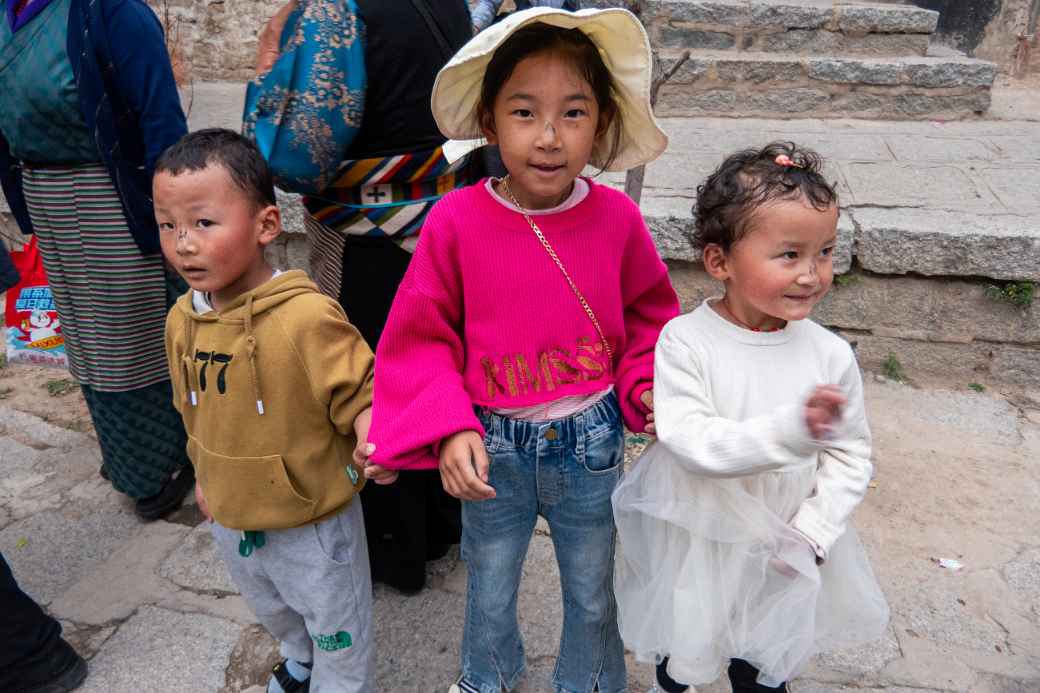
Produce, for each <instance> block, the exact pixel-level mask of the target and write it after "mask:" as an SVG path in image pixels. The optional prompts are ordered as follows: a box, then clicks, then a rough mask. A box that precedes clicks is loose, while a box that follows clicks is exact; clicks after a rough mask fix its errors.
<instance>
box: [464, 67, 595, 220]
mask: <svg viewBox="0 0 1040 693" xmlns="http://www.w3.org/2000/svg"><path fill="white" fill-rule="evenodd" d="M492 117H493V128H492V126H491V124H490V123H489V124H487V127H485V132H484V134H485V136H486V137H487V139H488V142H490V143H491V144H497V145H498V146H499V148H500V150H501V153H502V161H503V163H505V166H506V168H507V169H508V170H509V187H510V189H511V190H512V191H513V194H514V195H515V196H516V198H517V201H518V202H520V205H521V206H522V207H525V208H527V209H547V208H549V207H554V206H556V205H558V204H560V203H561V202H563V201H564V200H565V199H566V198H567V195H569V194H570V191H571V184H572V183H573V182H574V179H575V178H576V177H577V176H578V174H580V173H581V171H582V169H584V168H585V165H586V164H588V162H589V157H590V156H591V155H592V148H593V145H594V144H595V142H596V136H597V133H598V131H600V130H601V127H600V125H601V124H600V112H599V106H598V104H597V103H596V97H595V96H594V95H593V93H592V87H591V86H589V83H588V82H586V81H585V80H584V79H583V78H582V77H581V75H579V74H578V72H577V71H576V70H575V69H574V67H573V66H572V65H571V63H570V62H569V61H567V60H565V59H563V58H561V57H560V56H558V55H555V54H553V53H547V52H545V53H537V54H535V55H532V56H529V57H527V58H524V59H523V60H521V61H520V63H519V64H518V65H517V66H516V68H515V69H514V70H513V74H512V75H510V77H509V79H508V80H507V81H506V83H505V84H504V85H503V86H502V89H501V90H500V91H499V92H498V96H497V97H496V98H495V105H494V109H493V111H492Z"/></svg>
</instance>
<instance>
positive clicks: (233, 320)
mask: <svg viewBox="0 0 1040 693" xmlns="http://www.w3.org/2000/svg"><path fill="white" fill-rule="evenodd" d="M191 298H192V292H190V291H189V292H188V293H187V294H185V295H184V296H181V297H180V299H179V300H178V301H177V304H176V305H175V306H174V307H173V308H172V309H171V310H170V314H169V315H168V316H167V318H166V356H167V358H168V359H169V362H170V377H171V380H172V381H173V395H174V397H173V400H174V406H176V407H177V409H178V411H180V413H181V415H182V416H183V418H184V427H185V428H186V429H187V431H188V455H189V456H190V457H191V461H192V463H193V464H194V465H195V472H196V475H197V477H198V480H199V484H200V486H201V487H202V492H203V494H204V495H205V497H206V504H207V505H208V506H209V509H210V512H212V513H213V518H214V519H215V520H216V521H217V522H219V523H220V524H221V525H223V526H225V527H230V528H232V529H241V530H265V529H279V528H285V527H297V526H300V525H304V524H308V523H311V522H315V521H317V520H320V519H322V518H323V517H325V516H327V515H329V514H331V513H333V512H335V511H337V510H339V509H340V508H342V507H343V506H344V505H346V504H347V503H349V502H350V499H351V498H352V497H353V496H354V494H355V493H356V492H358V491H359V490H360V489H361V486H362V485H363V484H364V477H362V476H361V475H360V474H359V473H358V470H356V469H355V468H354V467H353V466H352V463H351V455H352V453H353V450H354V445H355V443H356V438H355V435H354V429H353V426H354V419H355V418H356V417H357V415H358V414H359V413H360V412H361V411H362V410H364V409H365V408H366V407H368V406H369V405H371V403H372V363H373V357H372V351H371V350H370V349H369V348H368V345H367V344H366V343H365V341H364V340H363V339H362V338H361V335H359V334H358V332H357V330H355V329H354V327H353V326H351V325H350V324H349V323H348V322H347V318H346V316H345V315H344V314H343V309H342V308H340V307H339V305H338V304H337V303H336V302H335V301H333V300H332V299H330V298H328V297H327V296H323V295H322V294H320V293H318V288H317V286H315V285H314V283H313V282H311V281H310V280H309V279H308V278H307V275H306V274H304V273H303V272H300V271H292V272H286V273H285V274H282V275H279V276H278V277H275V278H274V279H272V280H270V281H268V282H266V283H264V284H263V285H262V286H260V287H258V288H256V289H255V290H253V291H251V292H249V293H246V294H244V295H242V296H239V297H238V298H237V299H235V300H234V301H233V302H232V303H231V304H230V305H229V306H227V307H226V308H225V309H224V310H222V311H221V312H219V313H217V312H212V313H207V314H205V315H200V314H198V313H196V312H195V310H194V308H193V307H192V301H191Z"/></svg>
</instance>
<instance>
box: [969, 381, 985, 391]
mask: <svg viewBox="0 0 1040 693" xmlns="http://www.w3.org/2000/svg"><path fill="white" fill-rule="evenodd" d="M968 388H969V389H971V390H975V392H985V391H986V386H985V385H983V384H982V383H968Z"/></svg>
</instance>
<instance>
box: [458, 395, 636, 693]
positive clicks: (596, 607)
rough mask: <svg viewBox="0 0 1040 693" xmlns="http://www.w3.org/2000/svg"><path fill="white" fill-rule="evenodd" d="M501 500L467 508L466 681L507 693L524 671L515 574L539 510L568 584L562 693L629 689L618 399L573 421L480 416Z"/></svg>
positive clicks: (558, 682)
mask: <svg viewBox="0 0 1040 693" xmlns="http://www.w3.org/2000/svg"><path fill="white" fill-rule="evenodd" d="M477 413H478V416H479V417H480V419H481V422H482V423H483V425H484V428H485V430H486V431H487V434H486V435H485V437H484V445H485V446H486V447H487V449H488V453H489V455H490V457H491V467H490V469H489V475H490V483H491V485H492V486H493V487H494V488H495V492H496V493H497V495H496V497H495V498H493V499H491V500H487V501H476V502H463V504H462V558H463V560H465V562H466V567H467V569H468V574H469V583H468V588H467V594H466V624H465V630H464V633H463V639H462V675H463V679H464V680H465V682H466V683H468V684H469V685H470V686H472V687H474V688H477V689H479V690H480V691H481V693H499V691H500V690H501V689H502V688H503V687H504V688H505V689H507V690H511V689H512V688H513V686H514V685H515V684H516V683H517V681H518V679H519V678H520V676H521V674H523V671H524V648H523V643H522V642H521V640H520V628H519V624H518V622H517V614H516V598H517V590H518V589H519V587H520V570H521V568H522V567H523V563H524V557H525V556H526V554H527V547H528V544H530V541H531V535H532V533H533V532H534V526H535V521H536V520H537V518H538V516H539V515H541V516H542V517H544V518H545V519H546V520H547V521H548V523H549V530H550V534H551V536H552V541H553V548H554V549H555V551H556V561H557V563H558V564H559V567H560V582H561V585H562V588H563V632H562V634H561V637H560V651H559V657H558V659H557V662H556V670H555V672H554V673H553V685H554V687H555V690H556V691H560V692H566V693H578V692H579V691H580V692H585V691H589V692H591V691H595V690H598V691H600V693H615V692H617V691H624V690H625V686H626V679H625V656H624V647H623V646H622V644H621V636H620V634H619V633H618V626H617V604H616V603H615V601H614V588H613V575H614V536H615V528H614V518H613V514H612V512H611V507H610V494H611V493H612V492H613V490H614V487H615V486H616V485H617V483H618V481H619V480H620V479H621V471H622V462H623V460H624V431H623V429H622V424H621V413H620V410H619V409H618V402H617V397H616V396H615V395H614V394H613V393H611V394H610V395H608V396H606V397H604V398H603V399H602V400H600V401H599V402H598V403H596V404H595V405H593V406H592V407H589V408H588V409H586V410H585V411H583V412H580V413H578V414H575V415H574V416H571V417H569V418H566V419H559V420H556V421H547V422H544V423H529V422H524V421H515V420H513V419H509V418H506V417H503V416H498V415H495V414H491V413H489V412H487V411H484V410H478V412H477Z"/></svg>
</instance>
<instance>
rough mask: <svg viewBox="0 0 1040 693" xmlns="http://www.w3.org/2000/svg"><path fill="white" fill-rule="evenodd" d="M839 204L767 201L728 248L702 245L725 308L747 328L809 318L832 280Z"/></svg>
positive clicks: (773, 326)
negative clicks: (821, 205) (722, 288)
mask: <svg viewBox="0 0 1040 693" xmlns="http://www.w3.org/2000/svg"><path fill="white" fill-rule="evenodd" d="M837 227H838V207H837V206H836V205H835V206H831V207H830V208H829V209H827V210H825V211H820V210H817V209H815V208H814V207H813V206H812V205H810V204H809V203H807V202H805V201H804V200H800V199H799V200H780V201H777V202H771V203H769V204H767V205H765V206H763V207H761V208H759V210H758V211H757V212H756V213H755V216H754V217H753V218H752V219H751V223H750V228H749V230H748V232H747V234H746V235H745V236H743V237H742V238H741V239H740V240H739V241H737V242H736V243H734V244H733V245H732V246H731V247H730V250H729V252H728V253H724V252H723V251H722V249H721V248H720V247H719V246H717V245H710V246H708V247H707V248H705V251H704V262H705V267H706V268H707V269H708V271H709V272H710V273H711V274H712V276H714V277H715V278H716V279H721V280H722V281H723V282H724V283H725V285H726V307H727V308H728V309H729V310H730V311H731V312H732V313H733V317H735V318H736V319H737V320H739V321H740V322H741V323H743V324H744V325H746V326H747V327H751V328H755V329H761V330H771V329H776V328H779V327H783V326H784V325H785V324H786V323H787V322H788V321H790V320H802V319H804V318H807V317H809V313H811V312H812V309H813V307H814V306H815V305H816V304H817V303H819V301H820V299H822V298H823V297H824V295H826V293H827V291H828V290H829V289H830V288H831V283H832V282H833V280H834V265H833V258H832V256H833V251H834V245H835V243H836V241H837Z"/></svg>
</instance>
